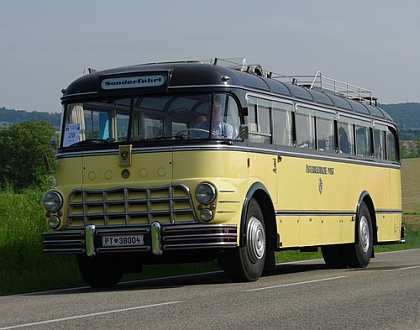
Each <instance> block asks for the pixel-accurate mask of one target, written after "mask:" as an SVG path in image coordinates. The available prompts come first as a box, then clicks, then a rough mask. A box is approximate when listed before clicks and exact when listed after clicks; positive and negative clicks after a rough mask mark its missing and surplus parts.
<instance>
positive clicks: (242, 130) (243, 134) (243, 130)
mask: <svg viewBox="0 0 420 330" xmlns="http://www.w3.org/2000/svg"><path fill="white" fill-rule="evenodd" d="M248 136H249V134H248V125H240V126H239V134H238V137H239V138H240V139H242V140H245V139H247V138H248Z"/></svg>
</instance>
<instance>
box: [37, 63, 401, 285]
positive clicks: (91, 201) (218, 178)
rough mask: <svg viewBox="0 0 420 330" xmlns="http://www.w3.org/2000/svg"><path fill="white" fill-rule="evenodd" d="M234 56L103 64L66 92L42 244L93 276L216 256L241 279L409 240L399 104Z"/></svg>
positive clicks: (335, 263) (361, 256)
mask: <svg viewBox="0 0 420 330" xmlns="http://www.w3.org/2000/svg"><path fill="white" fill-rule="evenodd" d="M220 62H221V61H217V60H213V61H212V62H211V63H204V62H173V63H154V64H144V65H135V66H128V67H122V68H116V69H111V70H106V71H98V72H93V73H90V74H87V75H84V76H82V77H81V78H79V79H77V80H76V81H74V82H73V83H72V84H70V85H69V86H68V87H67V88H66V89H65V90H64V91H63V97H62V104H63V115H62V127H61V138H60V147H59V149H58V150H57V155H56V158H57V178H56V183H57V185H56V187H54V188H53V189H51V190H50V191H48V192H47V193H46V194H45V196H44V206H45V208H46V210H47V213H46V216H47V222H48V225H49V227H50V228H51V231H50V232H46V233H44V234H43V244H44V252H45V253H65V254H74V255H76V257H77V261H78V265H79V269H80V272H81V274H82V277H83V279H84V280H85V281H86V283H87V284H88V285H90V286H92V287H111V286H114V285H116V284H117V283H118V282H119V281H120V279H121V277H122V275H123V274H124V273H131V272H141V270H142V265H145V264H155V263H180V262H198V261H210V260H214V259H216V258H217V259H218V260H219V262H220V265H221V267H222V268H223V269H224V270H226V272H227V273H228V274H229V275H230V277H231V278H232V279H233V280H235V281H254V280H257V279H258V278H259V277H260V276H261V274H262V272H263V270H264V269H267V268H273V267H275V258H274V252H275V251H281V250H286V249H301V250H302V251H304V250H305V249H306V250H307V249H313V248H318V247H321V249H322V252H323V254H324V259H325V261H326V262H327V264H328V265H329V266H331V267H347V266H352V267H365V266H366V265H367V264H368V263H369V260H370V258H371V256H372V255H373V245H374V244H380V243H390V242H398V241H400V240H401V235H402V227H401V191H400V190H401V187H400V172H399V171H400V163H399V153H398V136H397V130H396V127H395V125H394V124H393V122H392V119H391V118H390V117H389V116H388V115H387V114H386V113H385V112H383V111H382V110H381V109H379V108H377V107H376V106H375V105H372V100H369V105H363V107H364V108H363V109H366V113H364V114H363V113H360V112H357V111H356V110H355V109H353V107H355V106H354V105H352V104H353V103H355V104H361V105H362V104H363V100H358V101H354V100H353V101H349V100H346V97H345V96H341V95H337V94H338V93H334V92H333V93H331V92H328V91H323V90H316V89H315V88H312V87H313V86H310V87H309V88H308V86H307V84H302V85H299V84H296V83H295V81H293V83H287V82H282V81H281V79H280V80H279V79H274V78H273V77H272V75H271V74H269V73H267V72H265V71H263V70H262V68H261V67H260V66H248V65H246V63H245V62H244V61H242V62H240V63H239V64H236V63H231V62H228V65H220ZM304 93H309V94H308V95H309V96H310V97H311V98H310V99H309V98H308V97H306V96H305V97H303V95H306V94H304ZM322 100H324V102H323V101H322ZM325 100H329V101H328V102H325ZM340 102H341V105H340ZM344 102H346V104H348V109H346V108H345V107H344V106H343V105H342V104H343V103H344ZM352 102H353V103H352ZM378 114H380V116H378ZM375 115H376V116H377V117H375ZM374 117H375V118H374ZM343 132H344V133H345V134H346V137H347V139H348V140H347V143H348V145H347V149H346V150H344V144H343V145H341V144H340V143H342V142H340V137H342V136H344V135H343V134H344V133H343ZM324 135H325V136H324ZM321 138H322V139H323V140H324V141H326V140H327V139H328V143H329V144H328V145H327V144H325V142H323V143H324V144H323V145H322V146H321V144H320V143H319V142H317V141H320V140H321ZM375 142H377V143H378V146H375ZM327 148H328V149H329V150H327ZM340 148H341V149H343V150H341V149H340ZM358 175H359V177H360V179H354V178H355V177H356V176H358ZM366 179H368V180H367V181H368V182H366ZM381 185H382V186H381ZM343 189H344V190H345V191H343ZM340 196H341V197H340ZM302 198H303V199H302ZM334 199H335V200H334Z"/></svg>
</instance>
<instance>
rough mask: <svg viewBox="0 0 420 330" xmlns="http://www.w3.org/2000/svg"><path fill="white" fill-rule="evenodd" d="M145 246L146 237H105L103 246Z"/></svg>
mask: <svg viewBox="0 0 420 330" xmlns="http://www.w3.org/2000/svg"><path fill="white" fill-rule="evenodd" d="M135 245H144V235H142V234H140V235H122V236H103V237H102V246H135Z"/></svg>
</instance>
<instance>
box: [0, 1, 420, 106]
mask: <svg viewBox="0 0 420 330" xmlns="http://www.w3.org/2000/svg"><path fill="white" fill-rule="evenodd" d="M213 57H220V58H224V57H246V58H247V62H248V64H251V63H259V64H261V65H262V66H263V68H264V69H266V70H269V71H274V72H276V73H281V74H285V75H293V74H315V73H316V72H317V71H321V72H322V73H323V74H324V75H325V76H328V77H331V78H335V79H338V80H340V81H345V82H348V83H351V84H354V85H357V86H360V87H364V88H367V89H370V90H372V92H373V95H374V96H376V97H378V98H379V102H380V103H383V104H389V103H403V102H420V88H419V86H418V82H420V79H419V78H420V63H419V61H420V1H419V0H399V1H396V0H346V1H343V0H325V1H324V0H268V1H264V0H260V1H250V0H242V1H236V0H223V1H222V0H207V1H200V0H165V1H164V0H118V1H115V0H72V1H68V0H67V1H63V0H0V108H1V107H6V108H8V109H16V110H26V111H42V112H60V111H61V103H60V97H61V89H63V88H66V87H67V86H68V85H69V84H70V83H71V82H72V81H73V80H74V79H76V78H78V77H79V76H81V75H82V74H83V71H84V69H85V68H87V67H92V68H95V69H98V70H103V69H109V68H113V67H118V66H125V65H130V64H139V63H147V62H157V61H172V60H203V59H211V58H213Z"/></svg>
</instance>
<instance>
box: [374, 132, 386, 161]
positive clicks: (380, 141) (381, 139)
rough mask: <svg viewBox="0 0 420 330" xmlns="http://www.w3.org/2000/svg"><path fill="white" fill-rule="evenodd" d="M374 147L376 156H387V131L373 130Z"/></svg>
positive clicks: (382, 157) (381, 157)
mask: <svg viewBox="0 0 420 330" xmlns="http://www.w3.org/2000/svg"><path fill="white" fill-rule="evenodd" d="M373 140H374V144H373V148H374V150H373V151H374V153H373V155H374V157H375V158H379V159H384V158H385V149H384V146H385V132H384V131H382V130H379V129H374V130H373Z"/></svg>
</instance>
